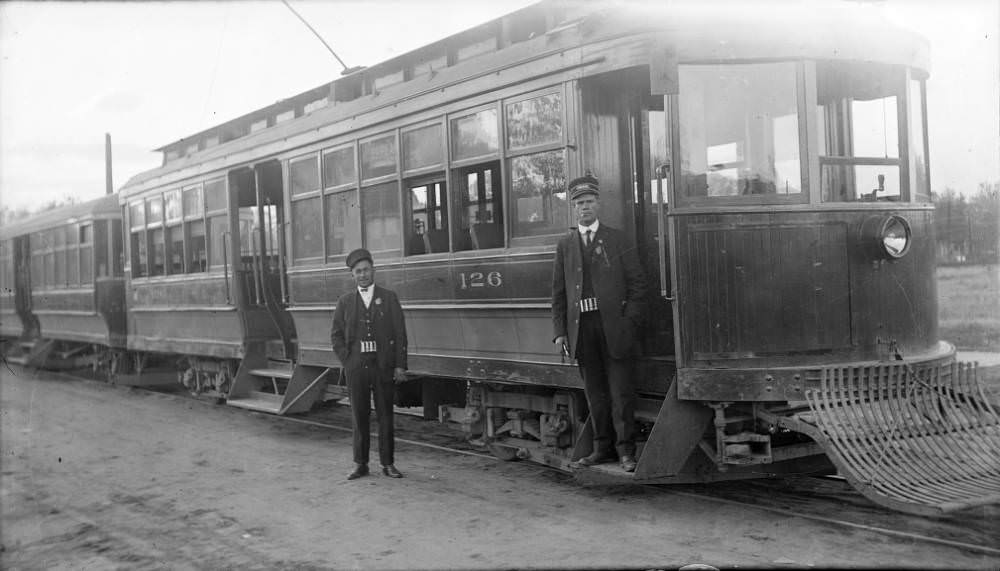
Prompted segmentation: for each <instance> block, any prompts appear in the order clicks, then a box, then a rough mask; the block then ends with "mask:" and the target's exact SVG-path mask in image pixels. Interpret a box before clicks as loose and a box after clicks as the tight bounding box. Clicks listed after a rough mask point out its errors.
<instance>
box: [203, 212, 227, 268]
mask: <svg viewBox="0 0 1000 571" xmlns="http://www.w3.org/2000/svg"><path fill="white" fill-rule="evenodd" d="M227 232H229V215H228V214H220V215H219V216H212V217H210V218H209V219H208V228H207V233H208V236H209V243H208V263H209V265H211V267H212V268H214V269H222V268H223V267H224V266H225V265H228V266H229V267H230V268H232V267H233V250H232V248H231V247H230V246H231V244H232V242H231V241H230V240H229V239H228V238H227V236H226V233H227Z"/></svg>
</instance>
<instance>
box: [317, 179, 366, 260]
mask: <svg viewBox="0 0 1000 571" xmlns="http://www.w3.org/2000/svg"><path fill="white" fill-rule="evenodd" d="M324 200H325V201H326V255H327V256H330V257H334V256H336V257H340V256H342V255H344V254H347V253H348V252H350V251H351V250H354V249H356V248H359V247H361V212H360V210H359V209H358V191H357V190H354V189H350V190H346V191H343V192H337V193H334V194H328V195H326V196H325V197H324Z"/></svg>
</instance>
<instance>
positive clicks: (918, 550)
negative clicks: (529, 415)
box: [0, 367, 1000, 570]
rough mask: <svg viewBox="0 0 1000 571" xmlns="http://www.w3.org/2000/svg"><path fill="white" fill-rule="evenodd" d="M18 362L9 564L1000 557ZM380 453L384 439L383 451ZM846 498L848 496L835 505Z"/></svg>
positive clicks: (917, 562) (555, 564)
mask: <svg viewBox="0 0 1000 571" xmlns="http://www.w3.org/2000/svg"><path fill="white" fill-rule="evenodd" d="M3 368H4V370H3V372H2V373H0V414H2V423H0V428H2V433H0V434H2V435H0V450H2V474H0V492H2V497H0V507H2V520H0V523H2V531H0V542H2V553H0V564H2V565H0V566H2V567H3V568H5V569H74V570H75V569H114V568H127V569H162V568H170V569H236V568H239V569H276V568H296V569H309V568H331V569H430V568H434V569H472V568H528V567H533V568H538V567H546V568H574V569H577V568H607V567H614V568H622V567H633V568H669V567H677V566H681V565H684V564H689V563H708V564H713V565H716V566H731V565H740V566H754V567H776V566H777V567H781V566H787V567H808V566H815V567H828V566H831V565H836V566H861V567H873V566H891V567H900V566H912V567H921V568H930V567H947V568H996V567H997V566H998V565H1000V558H998V557H988V556H984V555H982V554H977V553H971V552H967V551H962V550H959V549H957V548H952V547H948V546H941V545H934V544H928V543H924V542H918V541H914V540H908V539H905V538H899V537H891V536H886V535H884V534H879V533H875V532H870V531H865V530H861V529H850V528H843V527H839V526H834V525H830V524H824V523H820V522H816V521H812V520H808V519H803V518H797V517H787V516H783V515H781V514H776V513H770V512H767V511H762V510H757V509H753V508H746V507H739V506H734V505H726V504H720V503H711V502H707V501H705V500H703V499H699V498H697V497H690V496H688V495H678V494H664V493H658V492H656V491H654V490H650V489H649V488H627V489H622V488H614V489H608V488H601V487H597V488H587V487H582V486H579V485H576V484H574V483H572V482H567V481H566V479H565V478H560V477H556V476H554V475H553V472H552V471H550V470H547V469H544V468H541V467H538V466H535V465H532V464H530V463H502V462H497V461H494V460H492V459H488V458H483V457H480V456H472V455H459V454H454V453H449V452H446V451H438V450H430V449H426V448H418V447H415V446H412V445H408V444H405V443H402V444H399V445H398V447H397V465H398V466H399V468H400V469H401V470H402V471H403V472H404V473H405V474H406V477H405V478H404V479H402V480H393V479H389V478H385V477H382V476H380V475H377V476H373V477H369V478H364V479H361V480H357V481H352V482H349V481H347V480H346V479H345V476H346V474H347V472H348V471H349V469H350V466H351V464H350V458H351V456H350V435H349V434H348V433H346V432H340V431H333V430H329V429H323V428H319V427H314V426H305V425H301V424H291V423H288V422H286V421H283V420H281V419H277V418H274V417H268V416H266V415H261V414H255V413H248V412H246V411H243V410H239V409H235V408H232V407H226V406H212V405H210V404H206V403H203V402H198V401H193V400H188V399H181V398H177V397H175V396H170V395H163V394H156V393H149V392H145V391H141V390H137V389H129V388H124V387H113V386H109V385H104V384H100V383H97V382H91V381H68V380H65V379H55V378H53V377H52V376H51V375H47V374H45V373H38V374H32V373H26V372H24V371H22V370H20V369H18V370H14V371H11V370H7V368H6V367H3ZM376 457H377V456H376ZM824 515H828V516H831V517H833V516H835V515H836V514H824Z"/></svg>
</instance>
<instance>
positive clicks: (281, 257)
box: [278, 222, 291, 305]
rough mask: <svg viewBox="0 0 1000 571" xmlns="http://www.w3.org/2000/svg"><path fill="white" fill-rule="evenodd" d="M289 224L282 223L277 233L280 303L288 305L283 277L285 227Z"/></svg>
mask: <svg viewBox="0 0 1000 571" xmlns="http://www.w3.org/2000/svg"><path fill="white" fill-rule="evenodd" d="M290 224H291V222H282V223H281V224H280V226H281V231H279V232H278V283H279V284H280V285H281V303H283V304H285V305H288V286H287V285H286V284H285V277H286V276H287V275H288V260H286V259H285V226H289V225H290Z"/></svg>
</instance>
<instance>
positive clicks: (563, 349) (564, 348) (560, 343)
mask: <svg viewBox="0 0 1000 571" xmlns="http://www.w3.org/2000/svg"><path fill="white" fill-rule="evenodd" d="M566 341H567V340H566V336H565V335H560V336H559V337H556V340H555V341H553V343H554V344H555V346H556V347H558V348H559V352H560V353H562V354H563V355H565V356H567V357H569V345H567V343H566Z"/></svg>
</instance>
